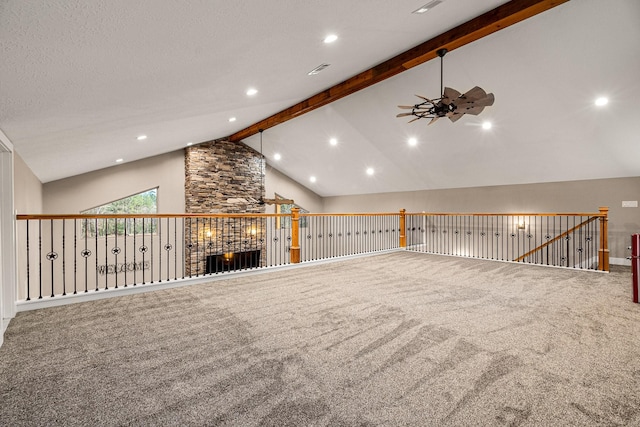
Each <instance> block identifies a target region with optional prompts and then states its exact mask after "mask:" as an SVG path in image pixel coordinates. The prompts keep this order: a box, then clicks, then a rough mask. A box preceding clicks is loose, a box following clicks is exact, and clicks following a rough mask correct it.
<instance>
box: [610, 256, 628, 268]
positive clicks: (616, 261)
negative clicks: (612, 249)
mask: <svg viewBox="0 0 640 427" xmlns="http://www.w3.org/2000/svg"><path fill="white" fill-rule="evenodd" d="M609 264H613V265H628V266H631V260H630V259H626V258H609Z"/></svg>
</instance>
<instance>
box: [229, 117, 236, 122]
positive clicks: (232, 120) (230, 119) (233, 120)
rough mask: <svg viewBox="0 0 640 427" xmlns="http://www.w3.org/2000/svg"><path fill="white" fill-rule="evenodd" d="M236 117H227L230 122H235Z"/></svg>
mask: <svg viewBox="0 0 640 427" xmlns="http://www.w3.org/2000/svg"><path fill="white" fill-rule="evenodd" d="M236 120H237V119H236V118H235V117H229V121H230V122H235V121H236Z"/></svg>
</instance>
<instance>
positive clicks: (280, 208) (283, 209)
mask: <svg viewBox="0 0 640 427" xmlns="http://www.w3.org/2000/svg"><path fill="white" fill-rule="evenodd" d="M275 196H276V199H284V198H285V197H282V196H281V195H279V194H276V195H275ZM292 208H298V209H300V213H301V214H302V213H309V211H308V210H306V209H304V208H303V207H301V206H299V205H296V204H282V205H276V213H277V214H291V209H292ZM307 221H308V217H306V216H301V217H300V227H301V228H306V227H307ZM276 227H277V228H291V217H286V216H285V217H277V218H276Z"/></svg>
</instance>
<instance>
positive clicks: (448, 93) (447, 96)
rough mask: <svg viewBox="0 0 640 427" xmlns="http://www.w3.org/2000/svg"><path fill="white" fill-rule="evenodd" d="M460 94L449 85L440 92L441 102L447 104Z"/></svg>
mask: <svg viewBox="0 0 640 427" xmlns="http://www.w3.org/2000/svg"><path fill="white" fill-rule="evenodd" d="M459 96H460V92H458V91H457V90H455V89H451V88H450V87H445V88H444V93H443V94H442V100H441V101H440V102H442V103H443V104H446V105H449V104H451V103H452V102H453V101H455V100H456V99H458V97H459Z"/></svg>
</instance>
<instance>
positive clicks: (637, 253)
mask: <svg viewBox="0 0 640 427" xmlns="http://www.w3.org/2000/svg"><path fill="white" fill-rule="evenodd" d="M631 271H632V276H633V279H632V280H633V302H638V277H639V276H640V234H632V235H631Z"/></svg>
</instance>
